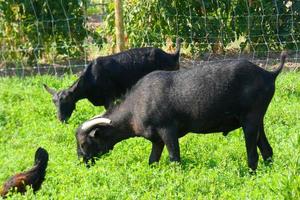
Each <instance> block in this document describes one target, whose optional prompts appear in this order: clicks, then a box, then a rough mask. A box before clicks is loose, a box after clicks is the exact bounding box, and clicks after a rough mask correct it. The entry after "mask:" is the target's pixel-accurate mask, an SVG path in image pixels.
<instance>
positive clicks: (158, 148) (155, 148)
mask: <svg viewBox="0 0 300 200" xmlns="http://www.w3.org/2000/svg"><path fill="white" fill-rule="evenodd" d="M164 146H165V144H164V142H163V141H161V140H160V141H158V142H152V150H151V154H150V158H149V165H150V164H152V163H154V162H159V159H160V157H161V153H162V151H163V149H164Z"/></svg>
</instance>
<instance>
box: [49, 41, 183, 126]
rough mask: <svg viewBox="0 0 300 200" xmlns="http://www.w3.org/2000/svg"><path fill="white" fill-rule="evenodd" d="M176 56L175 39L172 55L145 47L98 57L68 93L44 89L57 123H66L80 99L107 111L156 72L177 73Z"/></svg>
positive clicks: (178, 46) (177, 49)
mask: <svg viewBox="0 0 300 200" xmlns="http://www.w3.org/2000/svg"><path fill="white" fill-rule="evenodd" d="M179 52H180V39H179V38H178V39H177V40H176V52H175V53H174V54H168V53H166V52H164V51H163V50H161V49H158V48H153V47H145V48H136V49H130V50H128V51H124V52H121V53H118V54H114V55H110V56H105V57H99V58H97V59H96V60H95V61H94V62H91V63H90V64H89V65H88V66H87V67H86V68H85V69H84V71H83V72H82V74H81V75H80V77H79V78H78V80H77V81H76V82H75V83H73V85H72V86H71V87H69V88H68V89H65V90H61V91H58V92H56V91H55V90H54V89H51V88H49V87H48V86H47V85H45V84H44V87H45V89H46V90H47V91H48V92H49V93H50V94H51V95H52V98H53V102H54V104H55V105H56V108H57V115H58V119H59V120H60V121H62V122H65V121H67V120H68V118H69V117H70V116H71V114H72V112H73V110H74V109H75V104H76V102H77V101H79V100H80V99H84V98H87V99H88V100H89V101H90V102H92V103H93V105H95V106H102V105H104V106H105V108H106V109H108V108H109V106H110V105H112V104H113V103H114V101H115V100H116V99H117V98H119V97H120V96H121V95H123V94H125V93H126V91H127V90H128V89H130V88H131V87H132V86H133V85H134V84H135V83H136V82H137V81H138V80H139V79H140V78H142V77H143V76H145V75H146V74H148V73H150V72H152V71H155V70H177V69H179Z"/></svg>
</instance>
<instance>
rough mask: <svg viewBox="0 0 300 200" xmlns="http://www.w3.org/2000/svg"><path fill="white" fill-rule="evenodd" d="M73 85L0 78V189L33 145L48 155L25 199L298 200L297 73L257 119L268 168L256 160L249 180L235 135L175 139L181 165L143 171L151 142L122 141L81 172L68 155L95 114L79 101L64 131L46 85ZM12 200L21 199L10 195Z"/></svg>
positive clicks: (286, 76)
mask: <svg viewBox="0 0 300 200" xmlns="http://www.w3.org/2000/svg"><path fill="white" fill-rule="evenodd" d="M75 79H76V77H75V76H66V77H63V78H57V77H51V76H37V77H30V78H23V79H20V78H0V182H1V183H2V182H4V181H5V180H6V179H7V178H8V177H10V176H11V175H13V174H14V173H16V172H20V171H23V170H26V169H29V168H30V167H31V166H32V164H33V157H34V153H35V151H36V149H37V148H38V147H39V146H42V147H44V148H45V149H47V150H48V152H49V154H50V159H49V165H48V169H47V175H46V180H45V182H44V183H43V185H42V188H41V190H39V191H38V192H37V193H36V194H35V195H34V194H33V192H32V190H29V191H28V192H27V193H26V194H25V198H27V199H147V200H148V199H172V200H173V199H300V176H299V172H300V133H299V131H300V73H299V72H290V73H282V74H281V75H280V76H279V77H278V78H277V81H276V89H277V90H276V93H275V96H274V98H273V100H272V102H271V104H270V107H269V109H268V111H267V115H266V117H265V130H266V134H267V137H268V138H269V141H270V143H271V145H272V147H273V150H274V163H273V165H272V166H266V165H264V163H263V162H262V158H261V157H260V158H259V166H258V169H257V174H256V175H253V176H251V175H249V173H248V167H247V161H246V150H245V142H244V138H243V132H242V131H241V130H240V129H239V130H236V131H234V132H231V133H230V134H229V135H228V136H227V137H224V136H222V134H220V133H218V134H209V135H201V134H198V135H196V134H188V135H186V136H185V137H183V138H182V139H180V147H181V158H182V163H181V164H174V163H170V162H169V161H168V154H167V151H166V149H165V150H164V152H163V155H162V158H161V162H160V163H159V164H157V165H154V166H149V165H148V157H149V154H150V150H151V143H150V142H149V141H147V140H145V139H142V138H134V139H129V140H125V141H123V142H121V143H119V144H117V145H116V146H115V149H114V150H113V151H112V152H110V153H109V154H107V155H105V156H104V157H102V158H101V159H100V160H98V161H97V163H96V165H95V166H93V167H91V168H89V169H87V168H86V167H85V166H84V165H83V164H79V161H78V159H77V155H76V145H75V137H74V134H75V129H76V128H77V126H78V125H79V124H80V123H82V122H83V121H85V120H87V119H89V118H90V117H92V116H94V115H96V114H99V113H101V112H102V111H103V108H102V107H94V106H92V104H90V103H89V102H88V101H87V100H82V101H80V102H79V103H78V104H77V110H76V111H75V112H74V113H73V115H72V117H71V119H70V121H69V123H68V124H61V123H60V122H59V121H58V120H57V119H56V115H55V112H56V110H55V108H54V105H53V103H52V101H51V98H50V95H49V94H48V93H46V92H45V91H44V89H43V88H42V83H47V84H49V85H50V86H53V87H55V88H65V87H67V86H68V85H70V84H71V83H72V82H73V81H74V80H75ZM12 198H13V199H23V197H22V196H21V195H20V194H14V195H13V196H12Z"/></svg>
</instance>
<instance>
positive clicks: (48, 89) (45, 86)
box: [43, 84, 56, 95]
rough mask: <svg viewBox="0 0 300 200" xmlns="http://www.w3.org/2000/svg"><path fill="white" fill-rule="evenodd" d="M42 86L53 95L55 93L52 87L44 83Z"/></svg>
mask: <svg viewBox="0 0 300 200" xmlns="http://www.w3.org/2000/svg"><path fill="white" fill-rule="evenodd" d="M43 86H44V88H45V90H46V91H47V92H49V93H50V94H52V95H54V94H55V93H56V91H55V90H54V89H52V88H49V87H48V86H47V85H46V84H43Z"/></svg>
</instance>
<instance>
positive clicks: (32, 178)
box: [0, 147, 49, 197]
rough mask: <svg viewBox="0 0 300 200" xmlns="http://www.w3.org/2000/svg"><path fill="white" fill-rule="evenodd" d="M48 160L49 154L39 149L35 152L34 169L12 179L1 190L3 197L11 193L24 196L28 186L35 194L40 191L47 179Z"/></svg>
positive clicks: (0, 193)
mask: <svg viewBox="0 0 300 200" xmlns="http://www.w3.org/2000/svg"><path fill="white" fill-rule="evenodd" d="M48 159H49V155H48V152H47V151H46V150H45V149H43V148H41V147H39V148H38V149H37V151H36V152H35V158H34V166H33V168H32V169H30V170H28V171H26V172H22V173H19V174H16V175H14V176H12V177H10V178H9V179H8V180H7V181H6V182H5V183H4V184H3V187H2V189H1V190H0V195H1V197H5V196H6V195H7V193H8V192H9V191H13V192H20V193H22V194H24V193H25V192H26V186H27V185H29V186H31V187H32V189H33V191H34V192H35V191H37V190H38V189H40V187H41V185H42V182H43V181H44V179H45V175H46V168H47V164H48Z"/></svg>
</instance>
